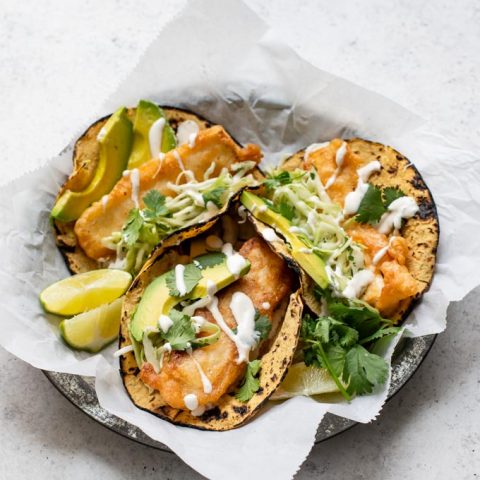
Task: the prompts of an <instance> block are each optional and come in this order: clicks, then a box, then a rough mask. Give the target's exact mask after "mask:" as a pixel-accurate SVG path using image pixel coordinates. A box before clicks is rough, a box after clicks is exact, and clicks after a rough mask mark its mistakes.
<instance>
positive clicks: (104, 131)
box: [97, 125, 107, 142]
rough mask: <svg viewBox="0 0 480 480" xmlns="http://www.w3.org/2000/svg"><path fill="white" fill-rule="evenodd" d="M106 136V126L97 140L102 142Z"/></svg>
mask: <svg viewBox="0 0 480 480" xmlns="http://www.w3.org/2000/svg"><path fill="white" fill-rule="evenodd" d="M106 134H107V129H106V128H105V125H104V126H103V127H102V128H101V129H100V131H99V132H98V135H97V140H98V141H99V142H101V141H102V140H103V139H104V138H105V135H106Z"/></svg>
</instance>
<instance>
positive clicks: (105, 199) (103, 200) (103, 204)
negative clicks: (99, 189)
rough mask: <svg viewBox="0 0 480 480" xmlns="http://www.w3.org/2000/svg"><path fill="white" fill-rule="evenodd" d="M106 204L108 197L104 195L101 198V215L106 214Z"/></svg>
mask: <svg viewBox="0 0 480 480" xmlns="http://www.w3.org/2000/svg"><path fill="white" fill-rule="evenodd" d="M107 204H108V195H104V196H103V197H102V210H103V213H105V212H106V210H107Z"/></svg>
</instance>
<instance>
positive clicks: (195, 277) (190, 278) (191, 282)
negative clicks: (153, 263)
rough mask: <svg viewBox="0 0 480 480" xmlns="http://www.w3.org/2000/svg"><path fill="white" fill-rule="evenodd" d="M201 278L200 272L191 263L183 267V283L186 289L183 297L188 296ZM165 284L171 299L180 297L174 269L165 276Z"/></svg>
mask: <svg viewBox="0 0 480 480" xmlns="http://www.w3.org/2000/svg"><path fill="white" fill-rule="evenodd" d="M201 278H202V271H201V270H200V269H199V268H198V267H196V266H195V265H194V264H193V263H189V264H188V265H185V270H184V271H183V281H184V282H185V288H186V292H185V295H188V294H189V293H190V292H191V291H192V290H193V289H194V288H195V287H196V286H197V284H198V282H199V281H200V279H201ZM165 282H166V284H167V287H168V290H169V294H170V295H171V296H172V297H180V292H179V291H178V288H177V280H176V275H175V269H172V270H170V271H169V272H168V273H167V274H166V276H165Z"/></svg>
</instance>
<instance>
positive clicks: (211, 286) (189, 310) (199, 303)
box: [182, 279, 217, 316]
mask: <svg viewBox="0 0 480 480" xmlns="http://www.w3.org/2000/svg"><path fill="white" fill-rule="evenodd" d="M216 292H217V284H216V283H215V282H214V281H213V280H210V279H208V280H207V295H206V296H205V297H204V298H199V299H198V300H196V301H195V302H193V303H192V304H191V305H189V306H188V307H185V308H184V309H183V310H182V312H183V313H184V314H185V315H189V316H192V315H193V314H194V312H195V310H196V309H197V308H203V307H206V306H207V305H208V304H209V303H210V302H211V301H212V298H213V296H214V295H215V293H216Z"/></svg>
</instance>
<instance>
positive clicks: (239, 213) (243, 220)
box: [238, 205, 247, 223]
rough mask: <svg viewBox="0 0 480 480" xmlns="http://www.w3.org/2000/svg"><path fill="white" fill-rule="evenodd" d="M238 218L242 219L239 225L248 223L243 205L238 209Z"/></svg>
mask: <svg viewBox="0 0 480 480" xmlns="http://www.w3.org/2000/svg"><path fill="white" fill-rule="evenodd" d="M238 216H239V217H240V220H239V221H238V223H245V222H246V221H247V212H246V209H245V207H244V206H243V205H240V206H239V207H238Z"/></svg>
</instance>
